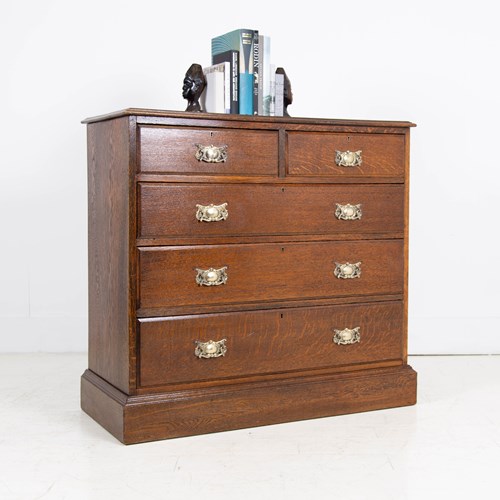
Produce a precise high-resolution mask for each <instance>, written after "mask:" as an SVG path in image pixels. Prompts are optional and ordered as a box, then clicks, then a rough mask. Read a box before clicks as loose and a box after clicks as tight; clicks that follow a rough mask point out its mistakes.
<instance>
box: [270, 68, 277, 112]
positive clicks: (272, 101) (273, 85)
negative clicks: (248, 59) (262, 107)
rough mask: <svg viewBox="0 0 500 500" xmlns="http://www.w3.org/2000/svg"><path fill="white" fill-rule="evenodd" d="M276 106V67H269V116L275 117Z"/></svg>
mask: <svg viewBox="0 0 500 500" xmlns="http://www.w3.org/2000/svg"><path fill="white" fill-rule="evenodd" d="M275 105H276V65H275V64H271V65H270V66H269V116H275V113H274V111H275Z"/></svg>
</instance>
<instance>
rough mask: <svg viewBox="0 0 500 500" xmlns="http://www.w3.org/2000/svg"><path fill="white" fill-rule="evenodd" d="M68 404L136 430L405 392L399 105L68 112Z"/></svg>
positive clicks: (404, 217)
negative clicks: (71, 183) (302, 113)
mask: <svg viewBox="0 0 500 500" xmlns="http://www.w3.org/2000/svg"><path fill="white" fill-rule="evenodd" d="M84 123H86V124H87V130H88V191H89V368H88V370H86V371H85V373H84V374H83V376H82V381H81V383H82V386H81V404H82V408H83V410H84V411H85V412H87V413H88V414H89V415H90V416H91V417H93V418H94V419H95V420H96V421H97V422H99V423H100V424H101V425H102V426H103V427H104V428H106V429H107V430H108V431H109V432H111V433H112V434H113V435H114V436H116V437H117V438H118V439H119V440H120V441H122V442H124V443H137V442H143V441H151V440H156V439H164V438H172V437H179V436H187V435H193V434H201V433H208V432H216V431H223V430H228V429H236V428H242V427H250V426H257V425H265V424H274V423H280V422H287V421H292V420H299V419H308V418H316V417H324V416H331V415H339V414H346V413H354V412H360V411H367V410H376V409H381V408H390V407H397V406H404V405H411V404H414V403H415V401H416V373H415V372H414V371H413V370H412V368H411V367H410V366H409V365H408V364H407V348H406V346H407V276H408V168H409V130H410V127H411V126H412V125H413V124H411V123H409V122H374V121H346V120H323V119H322V120H313V119H304V118H270V117H243V116H239V115H214V114H212V115H210V114H201V113H198V114H196V113H195V114H192V113H180V112H163V111H156V110H141V109H128V110H124V111H120V112H116V113H112V114H109V115H105V116H101V117H96V118H90V119H88V120H85V122H84Z"/></svg>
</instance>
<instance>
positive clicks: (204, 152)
mask: <svg viewBox="0 0 500 500" xmlns="http://www.w3.org/2000/svg"><path fill="white" fill-rule="evenodd" d="M195 146H196V153H195V154H194V156H195V158H196V159H197V160H198V161H204V162H205V163H224V162H225V161H226V160H227V146H214V145H213V144H210V145H209V146H203V145H202V144H195Z"/></svg>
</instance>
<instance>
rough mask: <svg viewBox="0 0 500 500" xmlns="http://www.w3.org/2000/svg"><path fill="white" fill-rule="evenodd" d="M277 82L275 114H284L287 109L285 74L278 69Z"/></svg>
mask: <svg viewBox="0 0 500 500" xmlns="http://www.w3.org/2000/svg"><path fill="white" fill-rule="evenodd" d="M275 75H276V83H275V89H276V90H275V99H274V116H283V111H284V109H285V105H284V98H285V75H284V74H283V73H280V72H279V68H278V69H277V70H276V73H275Z"/></svg>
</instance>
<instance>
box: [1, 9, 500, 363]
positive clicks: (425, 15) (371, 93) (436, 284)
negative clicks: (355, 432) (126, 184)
mask: <svg viewBox="0 0 500 500" xmlns="http://www.w3.org/2000/svg"><path fill="white" fill-rule="evenodd" d="M186 5H187V4H186V3H184V2H165V1H159V0H158V1H155V0H143V1H141V2H137V1H134V2H132V1H129V0H113V1H105V0H86V1H73V2H67V1H62V0H44V1H43V2H39V1H36V0H27V1H21V0H4V1H3V2H2V7H1V10H2V12H1V13H0V23H1V26H0V37H1V40H0V42H1V47H2V58H1V70H0V75H1V78H0V96H1V97H0V98H1V105H2V106H1V109H2V111H3V116H2V121H1V125H0V127H1V131H0V146H1V153H0V158H1V167H0V172H1V179H0V204H1V206H0V213H1V221H2V224H1V229H2V238H1V245H0V262H1V263H2V266H1V269H2V272H1V275H0V283H1V287H0V351H39V350H42V351H72V350H84V349H85V348H86V328H87V319H86V311H87V297H86V294H87V270H86V269H87V267H86V266H87V263H86V258H87V250H86V236H87V233H86V231H87V222H86V209H87V207H86V142H85V141H86V138H85V128H84V126H83V125H81V124H80V120H81V119H83V118H85V117H87V116H92V115H96V114H102V113H106V112H110V111H114V110H117V109H121V108H125V107H150V108H160V109H174V110H180V109H184V106H185V103H184V101H183V100H182V97H181V84H182V78H183V75H184V73H185V71H186V69H187V68H188V67H189V65H190V64H191V63H192V62H199V63H200V64H202V65H208V64H209V62H210V39H211V38H212V37H213V36H216V35H219V34H221V33H224V32H226V31H230V30H232V29H235V28H240V27H250V28H257V29H259V30H260V31H261V32H262V33H265V34H268V35H270V36H271V38H272V58H273V60H274V61H275V62H276V63H277V64H278V65H279V66H283V67H284V68H285V69H286V71H287V74H288V75H289V77H290V79H291V81H292V87H293V91H294V99H295V101H294V103H293V105H292V106H291V107H290V112H291V114H293V115H294V116H310V117H327V118H328V117H329V118H361V119H363V118H364V119H394V120H411V121H414V122H416V123H417V124H418V128H416V129H414V130H413V131H412V155H411V160H412V176H411V263H410V265H411V275H410V278H411V286H410V352H411V353H476V352H480V353H492V352H496V353H499V352H500V306H499V304H500V287H499V285H498V283H499V282H500V271H499V265H498V264H497V262H496V260H497V258H498V257H499V251H498V250H499V249H498V232H499V230H498V225H499V224H498V221H499V219H500V217H499V216H500V210H499V208H498V203H499V201H498V198H499V195H498V192H499V179H500V174H499V171H500V169H499V167H500V160H499V157H500V155H499V153H498V151H497V147H496V146H497V144H498V137H497V136H498V128H499V126H498V119H499V116H500V98H499V92H500V90H499V89H500V78H499V69H498V67H499V64H498V58H499V54H500V43H499V40H500V35H499V30H498V25H497V20H498V14H497V7H496V2H494V1H493V0H492V1H485V0H478V1H475V2H460V1H451V0H450V1H441V2H439V1H436V0H432V1H430V0H421V1H418V2H417V1H415V2H411V3H410V2H401V1H398V0H394V1H391V0H378V1H376V2H374V1H372V0H362V1H353V2H345V1H330V2H325V1H324V0H321V1H318V0H309V1H307V2H303V4H302V5H303V6H301V7H300V8H295V7H293V6H292V5H293V4H292V3H290V2H286V3H280V2H270V1H268V0H267V1H261V0H253V1H252V2H250V3H249V6H250V8H243V4H241V3H238V2H234V0H230V1H227V0H224V1H217V0H212V1H210V2H206V1H203V2H202V1H200V0H194V1H191V2H190V5H191V6H192V7H190V8H188V7H186ZM238 11H241V12H238Z"/></svg>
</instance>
